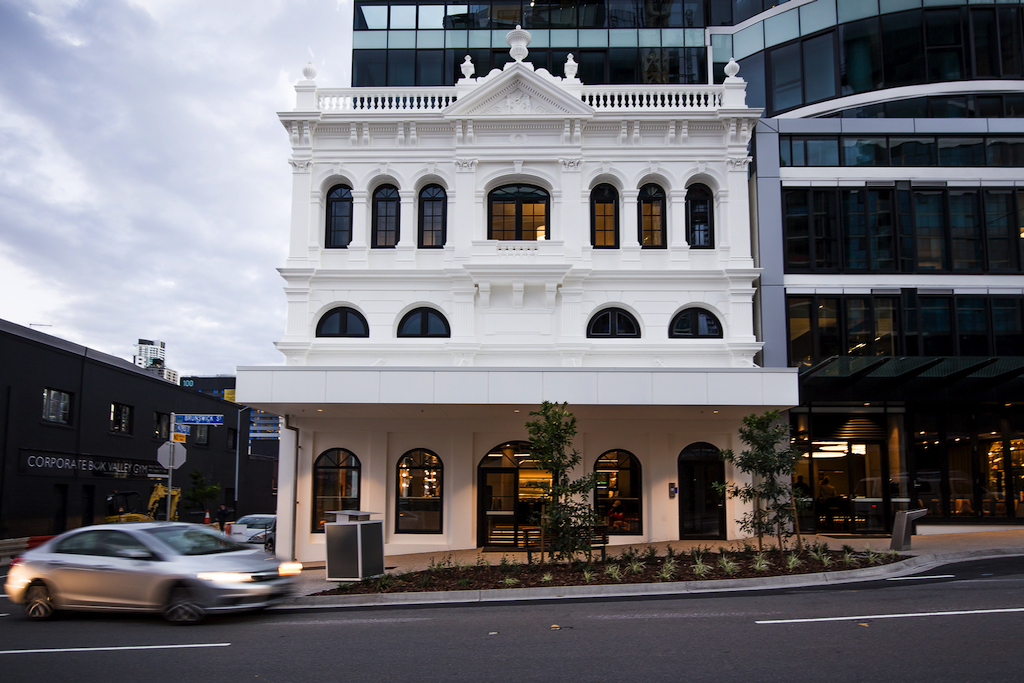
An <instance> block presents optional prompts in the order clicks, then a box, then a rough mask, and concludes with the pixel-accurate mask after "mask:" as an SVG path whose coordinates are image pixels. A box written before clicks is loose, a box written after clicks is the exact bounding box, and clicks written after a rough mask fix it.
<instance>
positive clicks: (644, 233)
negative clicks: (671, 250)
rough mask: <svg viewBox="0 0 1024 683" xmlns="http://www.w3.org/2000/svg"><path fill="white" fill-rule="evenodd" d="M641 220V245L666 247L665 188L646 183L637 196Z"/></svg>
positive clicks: (648, 247)
mask: <svg viewBox="0 0 1024 683" xmlns="http://www.w3.org/2000/svg"><path fill="white" fill-rule="evenodd" d="M637 211H638V213H639V214H640V215H639V221H640V226H639V228H640V235H639V237H640V246H641V247H642V248H644V249H664V248H665V246H666V243H667V240H666V237H665V190H663V189H661V188H660V187H659V186H657V185H653V184H652V185H644V186H643V187H641V188H640V195H639V196H638V197H637Z"/></svg>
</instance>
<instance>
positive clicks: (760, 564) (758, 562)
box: [754, 553, 772, 572]
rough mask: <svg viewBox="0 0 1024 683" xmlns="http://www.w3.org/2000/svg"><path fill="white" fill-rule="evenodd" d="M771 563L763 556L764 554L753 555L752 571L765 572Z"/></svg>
mask: <svg viewBox="0 0 1024 683" xmlns="http://www.w3.org/2000/svg"><path fill="white" fill-rule="evenodd" d="M771 566H772V563H771V562H769V561H768V558H767V557H765V556H764V553H754V571H755V572H766V571H768V569H769V568H771Z"/></svg>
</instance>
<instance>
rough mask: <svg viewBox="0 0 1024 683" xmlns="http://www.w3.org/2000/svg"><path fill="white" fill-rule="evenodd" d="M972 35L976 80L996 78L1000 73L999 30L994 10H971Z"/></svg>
mask: <svg viewBox="0 0 1024 683" xmlns="http://www.w3.org/2000/svg"><path fill="white" fill-rule="evenodd" d="M971 24H972V28H973V33H974V74H975V76H977V77H978V78H998V77H999V71H1000V64H999V62H1000V59H999V29H998V28H997V26H996V11H995V9H972V10H971Z"/></svg>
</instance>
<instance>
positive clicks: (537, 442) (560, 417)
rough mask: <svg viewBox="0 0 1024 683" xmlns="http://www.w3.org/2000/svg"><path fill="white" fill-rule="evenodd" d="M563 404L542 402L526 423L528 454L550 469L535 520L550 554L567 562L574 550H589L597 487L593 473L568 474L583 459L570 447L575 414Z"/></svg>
mask: <svg viewBox="0 0 1024 683" xmlns="http://www.w3.org/2000/svg"><path fill="white" fill-rule="evenodd" d="M567 405H568V404H566V403H562V404H561V405H559V404H557V403H551V402H550V401H544V403H542V404H541V407H540V410H538V411H534V412H531V413H530V415H531V416H534V417H536V418H537V419H536V420H532V421H530V422H527V423H526V431H527V432H529V434H530V454H531V455H532V456H533V459H534V460H536V461H537V464H538V466H539V467H540V468H541V469H544V470H549V471H550V472H551V484H550V485H549V486H548V487H547V490H546V491H545V492H544V493H545V494H546V498H547V500H546V502H545V504H544V512H543V514H542V515H541V519H539V520H537V521H538V522H539V523H540V524H541V526H542V527H543V528H544V536H545V538H547V539H549V546H550V548H551V556H552V557H553V558H555V559H556V560H559V561H562V560H566V561H571V560H572V559H573V557H574V556H575V555H576V554H577V553H586V552H589V551H590V527H591V526H592V525H594V524H595V523H596V522H597V513H596V512H595V511H594V507H593V505H592V504H591V502H590V496H591V493H592V492H593V491H594V488H595V487H596V486H597V476H596V474H594V473H590V474H587V475H585V476H583V477H579V478H577V479H572V478H571V476H570V475H571V473H572V471H573V469H575V468H576V467H577V466H578V465H579V464H580V462H581V461H582V459H583V458H582V456H581V455H580V454H579V452H578V451H576V449H575V448H573V447H572V441H573V438H574V437H575V436H576V417H575V416H574V415H573V414H572V413H571V412H569V411H568V410H567V408H566V406H567Z"/></svg>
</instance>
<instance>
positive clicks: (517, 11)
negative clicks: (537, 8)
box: [491, 0, 523, 31]
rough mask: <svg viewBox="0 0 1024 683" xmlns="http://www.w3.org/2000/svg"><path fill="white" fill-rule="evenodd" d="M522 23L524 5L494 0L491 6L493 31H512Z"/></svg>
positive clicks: (509, 0)
mask: <svg viewBox="0 0 1024 683" xmlns="http://www.w3.org/2000/svg"><path fill="white" fill-rule="evenodd" d="M522 23H523V6H522V3H520V2H516V0H494V2H493V3H492V4H491V29H494V30H507V31H511V30H512V29H514V28H515V27H516V25H519V24H522Z"/></svg>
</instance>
